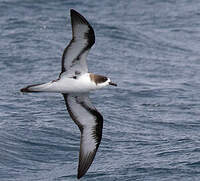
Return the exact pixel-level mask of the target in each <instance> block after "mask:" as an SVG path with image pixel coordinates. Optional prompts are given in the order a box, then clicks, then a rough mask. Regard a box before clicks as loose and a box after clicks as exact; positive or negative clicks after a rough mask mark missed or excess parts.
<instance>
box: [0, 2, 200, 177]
mask: <svg viewBox="0 0 200 181" xmlns="http://www.w3.org/2000/svg"><path fill="white" fill-rule="evenodd" d="M71 8H73V9H75V10H77V11H78V12H80V13H81V14H83V15H84V16H85V17H86V18H87V19H88V21H89V22H90V24H91V25H92V26H93V28H94V30H95V33H96V43H95V45H94V46H93V48H92V50H91V51H90V54H89V56H88V67H89V70H90V72H94V73H98V74H102V75H107V76H109V77H110V78H111V79H112V80H113V82H116V83H118V87H117V88H115V87H107V88H105V89H102V90H99V91H96V92H93V93H91V100H92V102H93V104H94V105H95V106H96V107H97V109H98V110H99V111H100V112H101V113H102V115H103V116H104V128H103V138H102V142H101V145H100V147H99V150H98V152H97V155H96V157H95V160H94V162H93V164H92V166H91V167H90V169H89V170H88V172H87V174H86V175H85V176H84V177H83V178H82V179H81V180H85V181H86V180H87V181H94V180H102V181H133V180H137V181H169V180H170V181H172V180H174V181H177V180H181V181H199V180H200V21H199V20H200V1H198V0H179V1H178V0H134V1H133V0H124V1H117V0H112V1H110V0H102V1H92V0H84V1H80V0H79V1H72V0H71V1H64V0H63V1H61V0H60V1H53V0H49V1H41V0H36V1H26V0H1V1H0V38H1V39H0V80H1V81H0V87H1V91H0V180H1V181H72V180H76V174H77V165H78V152H79V136H80V135H79V130H78V127H77V126H76V125H75V124H74V122H73V121H72V120H71V118H70V117H69V115H68V113H67V112H66V108H65V104H64V100H63V97H62V96H61V95H59V94H48V93H44V94H21V93H20V91H19V90H20V89H21V88H22V87H24V86H26V85H28V84H33V83H41V82H46V81H50V80H54V79H56V78H57V77H58V75H59V73H60V70H61V56H62V52H63V50H64V48H65V46H66V45H67V44H68V42H69V41H70V39H71V25H70V17H69V10H70V9H71Z"/></svg>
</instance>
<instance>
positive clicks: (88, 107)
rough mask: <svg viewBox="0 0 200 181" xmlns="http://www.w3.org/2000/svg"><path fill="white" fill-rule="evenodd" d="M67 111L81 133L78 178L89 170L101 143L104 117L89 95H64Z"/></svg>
mask: <svg viewBox="0 0 200 181" xmlns="http://www.w3.org/2000/svg"><path fill="white" fill-rule="evenodd" d="M63 96H64V99H65V103H66V106H67V110H68V112H69V114H70V116H71V118H72V119H73V120H74V122H75V123H76V124H77V125H78V127H79V129H80V131H81V141H80V153H79V165H78V175H77V178H81V177H82V176H83V175H84V174H85V173H86V172H87V170H88V169H89V167H90V165H91V164H92V161H93V159H94V157H95V155H96V152H97V149H98V147H99V144H100V142H101V137H102V128H103V117H102V116H101V114H100V113H99V112H98V111H97V110H96V109H95V107H94V106H93V105H92V104H91V102H90V100H89V98H88V96H87V95H79V96H74V95H71V94H63Z"/></svg>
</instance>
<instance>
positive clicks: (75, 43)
mask: <svg viewBox="0 0 200 181" xmlns="http://www.w3.org/2000/svg"><path fill="white" fill-rule="evenodd" d="M70 13H71V24H72V40H71V42H70V43H69V45H68V46H67V47H66V48H65V50H64V52H63V56H62V70H61V74H62V73H63V72H67V74H72V75H75V73H77V74H80V73H86V72H88V68H87V62H86V58H87V55H88V52H89V49H90V48H91V47H92V45H93V44H94V43H95V34H94V30H93V28H92V27H91V26H90V24H89V23H88V22H87V20H86V19H85V18H84V17H83V16H82V15H80V14H79V13H78V12H76V11H75V10H73V9H71V11H70Z"/></svg>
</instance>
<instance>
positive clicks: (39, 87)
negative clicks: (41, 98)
mask: <svg viewBox="0 0 200 181" xmlns="http://www.w3.org/2000/svg"><path fill="white" fill-rule="evenodd" d="M50 87H51V82H48V83H44V84H34V85H29V86H27V87H25V88H22V89H21V90H20V91H21V92H47V91H48V89H49V88H50Z"/></svg>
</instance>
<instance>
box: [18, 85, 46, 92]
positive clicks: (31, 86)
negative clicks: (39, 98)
mask: <svg viewBox="0 0 200 181" xmlns="http://www.w3.org/2000/svg"><path fill="white" fill-rule="evenodd" d="M38 85H42V84H34V85H29V86H27V87H24V88H22V89H20V91H21V92H40V91H38V90H34V87H36V86H38Z"/></svg>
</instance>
